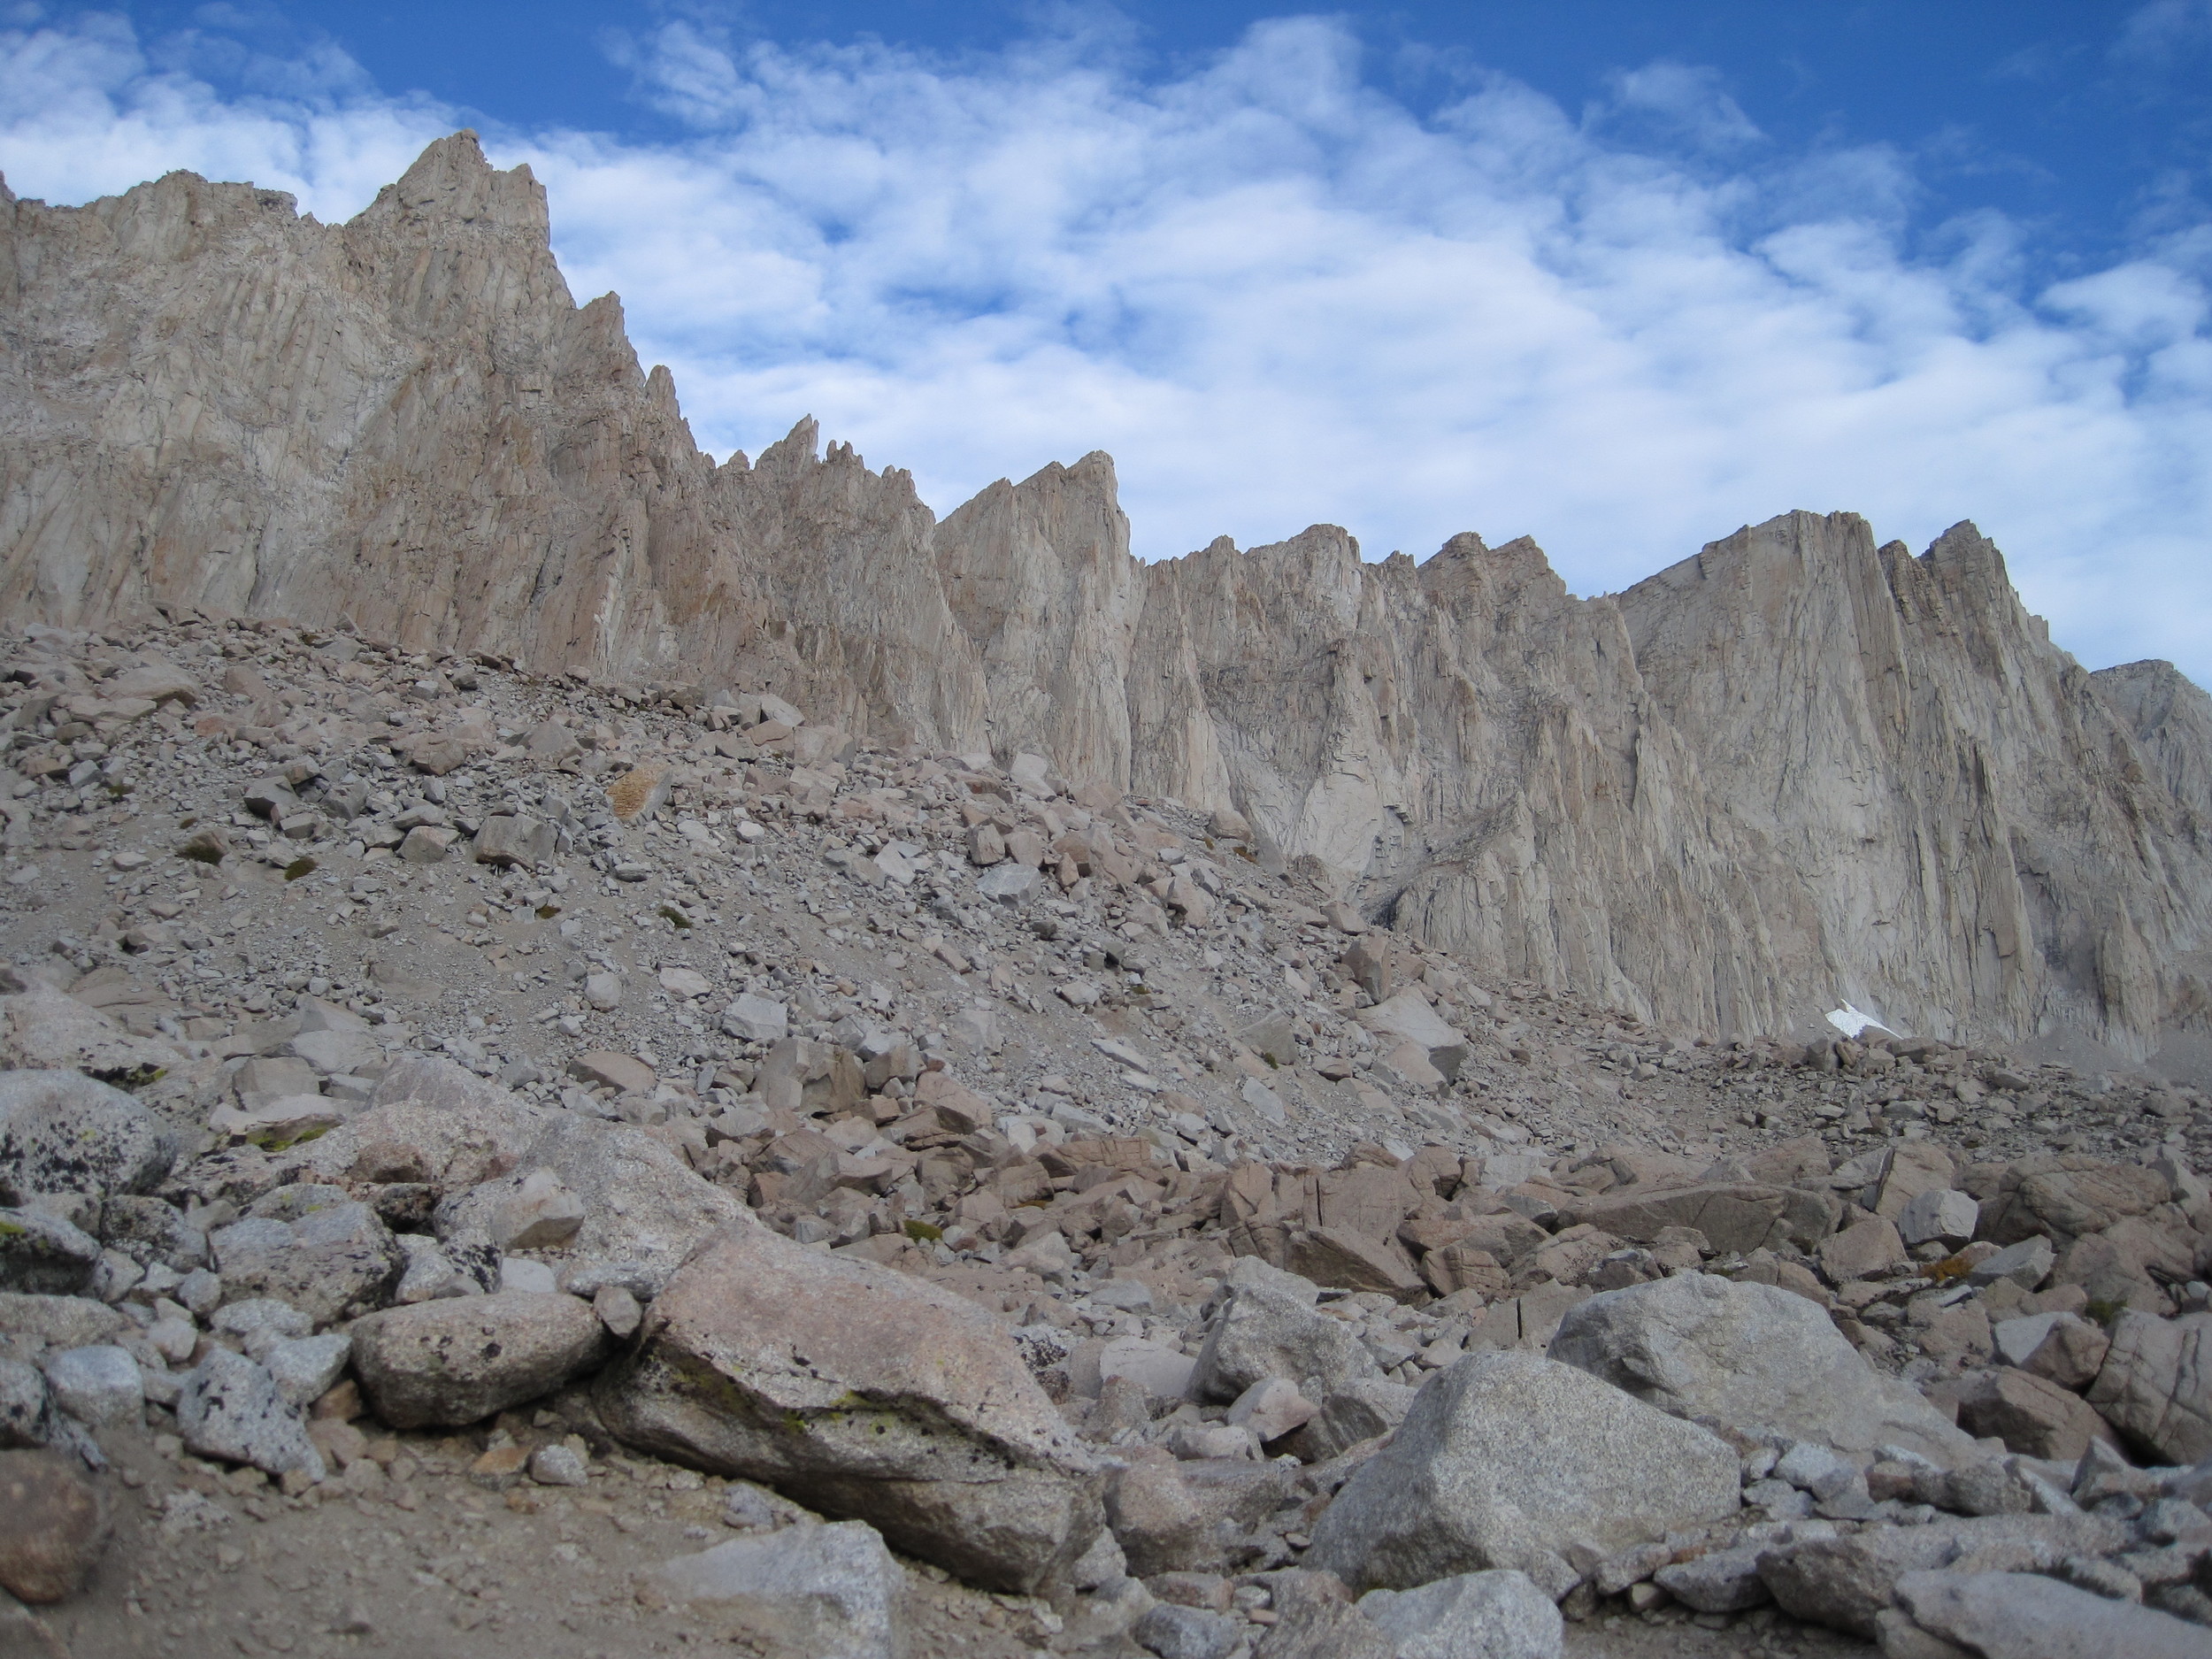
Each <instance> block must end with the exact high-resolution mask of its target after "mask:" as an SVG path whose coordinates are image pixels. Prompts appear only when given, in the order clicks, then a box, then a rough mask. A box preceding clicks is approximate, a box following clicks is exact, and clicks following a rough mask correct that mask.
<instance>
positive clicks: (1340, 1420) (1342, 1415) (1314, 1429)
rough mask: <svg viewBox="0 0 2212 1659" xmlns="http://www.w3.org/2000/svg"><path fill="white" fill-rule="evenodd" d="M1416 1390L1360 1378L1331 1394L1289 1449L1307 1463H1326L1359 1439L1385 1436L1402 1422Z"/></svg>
mask: <svg viewBox="0 0 2212 1659" xmlns="http://www.w3.org/2000/svg"><path fill="white" fill-rule="evenodd" d="M1417 1392H1418V1391H1417V1390H1416V1389H1413V1388H1409V1387H1408V1386H1406V1385H1405V1384H1403V1383H1394V1382H1392V1381H1390V1380H1389V1379H1386V1378H1383V1377H1362V1378H1356V1379H1354V1380H1352V1381H1350V1382H1348V1383H1346V1384H1345V1385H1344V1386H1342V1387H1340V1388H1338V1389H1336V1390H1334V1391H1333V1392H1332V1393H1331V1394H1330V1395H1329V1397H1328V1399H1327V1400H1326V1401H1325V1402H1323V1403H1322V1407H1321V1409H1320V1410H1319V1411H1318V1412H1317V1413H1315V1415H1314V1417H1313V1418H1312V1420H1311V1421H1310V1422H1309V1423H1308V1424H1307V1425H1305V1427H1304V1428H1302V1429H1301V1430H1299V1431H1298V1432H1297V1434H1296V1436H1295V1437H1294V1439H1293V1440H1292V1441H1291V1449H1292V1450H1294V1451H1295V1452H1296V1453H1297V1454H1298V1455H1299V1456H1300V1457H1302V1458H1303V1459H1304V1460H1305V1461H1306V1462H1307V1463H1326V1462H1328V1460H1329V1459H1330V1458H1332V1457H1336V1456H1340V1455H1342V1454H1343V1453H1345V1452H1348V1451H1349V1450H1351V1449H1352V1448H1353V1447H1355V1446H1356V1445H1358V1444H1359V1443H1360V1442H1361V1441H1362V1440H1372V1439H1374V1437H1375V1436H1376V1435H1378V1434H1387V1433H1389V1432H1391V1431H1392V1430H1393V1429H1394V1428H1396V1427H1397V1426H1398V1425H1399V1424H1401V1423H1402V1422H1404V1421H1405V1417H1406V1413H1407V1412H1409V1411H1410V1410H1412V1409H1413V1401H1414V1396H1415V1394H1417Z"/></svg>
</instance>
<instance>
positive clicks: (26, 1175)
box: [0, 1010, 177, 1204]
mask: <svg viewBox="0 0 2212 1659" xmlns="http://www.w3.org/2000/svg"><path fill="white" fill-rule="evenodd" d="M86 1011H88V1012H89V1011H90V1010H86ZM176 1158H177V1137H176V1132H175V1131H173V1130H172V1129H171V1128H169V1126H168V1125H165V1124H164V1123H163V1122H162V1121H161V1120H160V1119H159V1118H156V1117H155V1116H154V1115H153V1113H151V1112H150V1111H148V1110H146V1109H145V1108H144V1107H143V1106H141V1105H140V1104H139V1103H138V1102H136V1101H134V1100H133V1099H132V1098H131V1097H130V1096H129V1095H128V1094H125V1093H123V1091H122V1090H121V1089H119V1088H111V1087H109V1086H108V1085H107V1084H105V1083H102V1082H99V1081H97V1080H96V1079H92V1078H88V1077H86V1076H85V1075H84V1074H83V1073H81V1072H78V1071H0V1202H7V1203H11V1204H18V1203H21V1202H23V1201H24V1200H25V1198H27V1196H28V1195H29V1194H33V1193H94V1194H98V1195H99V1196H101V1197H103V1198H104V1197H106V1196H108V1195H109V1194H111V1193H143V1192H147V1191H150V1190H151V1189H152V1188H153V1187H155V1186H156V1185H157V1183H158V1182H159V1181H160V1180H161V1179H162V1178H163V1177H164V1176H165V1175H167V1174H168V1173H169V1170H170V1167H171V1166H172V1165H173V1164H174V1163H175V1162H176Z"/></svg>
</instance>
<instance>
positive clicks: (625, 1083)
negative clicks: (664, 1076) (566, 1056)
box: [568, 1048, 660, 1094]
mask: <svg viewBox="0 0 2212 1659" xmlns="http://www.w3.org/2000/svg"><path fill="white" fill-rule="evenodd" d="M568 1074H569V1076H571V1077H572V1078H574V1079H577V1081H579V1082H581V1083H595V1084H599V1085H602V1086H603V1087H607V1088H611V1089H618V1090H620V1091H621V1092H622V1093H624V1094H631V1093H634V1092H635V1091H638V1090H641V1089H649V1088H651V1087H653V1085H654V1084H656V1083H657V1082H659V1081H660V1075H659V1073H657V1072H656V1071H654V1070H653V1068H652V1067H651V1066H649V1065H648V1064H645V1062H644V1061H642V1060H641V1059H639V1058H638V1057H637V1056H635V1055H629V1054H616V1053H614V1052H612V1051H611V1050H610V1049H605V1048H595V1049H594V1050H592V1051H591V1052H590V1053H588V1054H580V1055H578V1056H576V1057H575V1058H574V1059H573V1060H571V1061H570V1062H569V1063H568Z"/></svg>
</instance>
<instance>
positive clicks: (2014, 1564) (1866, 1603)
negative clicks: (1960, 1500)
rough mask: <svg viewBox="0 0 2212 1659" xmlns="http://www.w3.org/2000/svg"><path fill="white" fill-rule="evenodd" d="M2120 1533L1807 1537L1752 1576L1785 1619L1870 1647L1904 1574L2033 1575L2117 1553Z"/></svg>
mask: <svg viewBox="0 0 2212 1659" xmlns="http://www.w3.org/2000/svg"><path fill="white" fill-rule="evenodd" d="M2126 1538H2127V1533H2126V1532H2125V1530H2124V1528H2123V1527H2122V1526H2121V1525H2119V1524H2118V1523H2117V1522H2115V1521H2112V1520H2109V1519H2107V1518H2106V1517H2101V1516H2091V1515H2070V1516H2062V1515H1993V1516H1982V1517H1973V1518H1970V1519H1959V1520H1954V1519H1950V1518H1944V1519H1941V1520H1938V1521H1934V1522H1932V1523H1930V1524H1929V1525H1925V1526H1905V1527H1893V1528H1880V1529H1875V1530H1871V1531H1868V1532H1858V1533H1855V1534H1851V1535H1848V1536H1844V1537H1839V1538H1814V1539H1809V1540H1803V1541H1801V1542H1793V1543H1790V1544H1786V1545H1783V1546H1780V1547H1778V1548H1771V1549H1769V1550H1767V1551H1766V1552H1765V1553H1764V1554H1763V1555H1761V1557H1760V1559H1759V1576H1760V1578H1763V1579H1764V1580H1765V1582H1766V1586H1767V1588H1768V1589H1769V1590H1770V1591H1771V1592H1773V1594H1774V1599H1775V1601H1776V1602H1777V1603H1778V1604H1779V1606H1780V1607H1781V1609H1782V1610H1783V1611H1784V1612H1786V1613H1788V1614H1791V1615H1793V1617H1798V1618H1801V1619H1804V1620H1807V1621H1808V1622H1809V1623H1811V1624H1825V1625H1827V1626H1829V1627H1830V1628H1831V1629H1833V1630H1841V1631H1848V1632H1851V1633H1852V1634H1853V1635H1855V1636H1861V1637H1864V1638H1865V1639H1867V1640H1873V1639H1874V1636H1875V1633H1876V1625H1875V1620H1876V1617H1877V1616H1878V1615H1879V1614H1880V1613H1881V1612H1882V1610H1883V1609H1886V1608H1887V1607H1888V1606H1889V1605H1890V1601H1891V1599H1892V1597H1893V1594H1894V1593H1895V1590H1896V1586H1897V1584H1898V1581H1899V1580H1900V1579H1901V1578H1904V1577H1905V1575H1907V1574H1908V1573H1914V1572H1928V1571H1935V1570H1937V1569H1939V1568H1941V1569H1946V1570H1948V1571H1955V1572H1962V1573H1964V1572H2020V1571H2025V1572H2039V1571H2047V1570H2048V1569H2049V1568H2052V1567H2055V1566H2056V1565H2057V1564H2058V1563H2060V1562H2062V1561H2063V1560H2065V1559H2066V1558H2067V1557H2068V1556H2070V1555H2091V1556H2093V1555H2103V1554H2105V1553H2107V1552H2108V1551H2111V1550H2114V1549H2116V1548H2119V1547H2120V1546H2121V1544H2122V1543H2123V1542H2124V1541H2125V1540H2126Z"/></svg>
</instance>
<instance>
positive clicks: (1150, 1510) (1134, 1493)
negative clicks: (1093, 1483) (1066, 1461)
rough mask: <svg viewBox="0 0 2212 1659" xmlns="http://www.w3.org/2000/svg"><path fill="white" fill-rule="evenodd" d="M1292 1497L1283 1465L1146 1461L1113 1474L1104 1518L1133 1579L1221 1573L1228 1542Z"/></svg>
mask: <svg viewBox="0 0 2212 1659" xmlns="http://www.w3.org/2000/svg"><path fill="white" fill-rule="evenodd" d="M1289 1495H1290V1489H1289V1486H1288V1483H1287V1482H1286V1479H1284V1473H1283V1465H1281V1464H1278V1463H1255V1462H1253V1461H1252V1460H1251V1459H1249V1458H1248V1457H1224V1458H1194V1459H1191V1460H1189V1461H1187V1462H1183V1463H1156V1462H1152V1461H1149V1460H1148V1461H1146V1462H1143V1463H1132V1464H1131V1465H1129V1466H1128V1467H1127V1468H1125V1469H1123V1470H1120V1471H1118V1472H1117V1473H1116V1474H1115V1475H1114V1476H1113V1478H1112V1479H1111V1481H1110V1483H1109V1485H1108V1486H1107V1491H1106V1518H1107V1522H1108V1524H1109V1525H1110V1526H1111V1527H1112V1529H1113V1533H1114V1538H1115V1540H1116V1541H1117V1542H1118V1543H1119V1544H1120V1546H1121V1548H1122V1551H1123V1554H1124V1555H1125V1559H1126V1562H1127V1565H1128V1570H1129V1571H1130V1573H1131V1574H1132V1575H1133V1577H1136V1578H1150V1577H1151V1576H1152V1575H1153V1574H1155V1573H1160V1572H1217V1571H1221V1570H1223V1569H1224V1568H1225V1566H1226V1565H1227V1564H1228V1563H1227V1555H1226V1548H1225V1546H1226V1540H1228V1539H1229V1538H1231V1537H1236V1536H1241V1535H1243V1534H1245V1533H1248V1532H1250V1531H1251V1530H1252V1529H1253V1528H1254V1527H1255V1526H1256V1525H1258V1524H1259V1523H1260V1522H1261V1521H1263V1520H1264V1519H1265V1518H1266V1517H1268V1516H1269V1515H1270V1514H1271V1513H1273V1511H1274V1510H1275V1509H1276V1507H1277V1506H1278V1505H1279V1504H1280V1503H1282V1502H1284V1500H1285V1499H1286V1498H1287V1497H1288V1496H1289Z"/></svg>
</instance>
